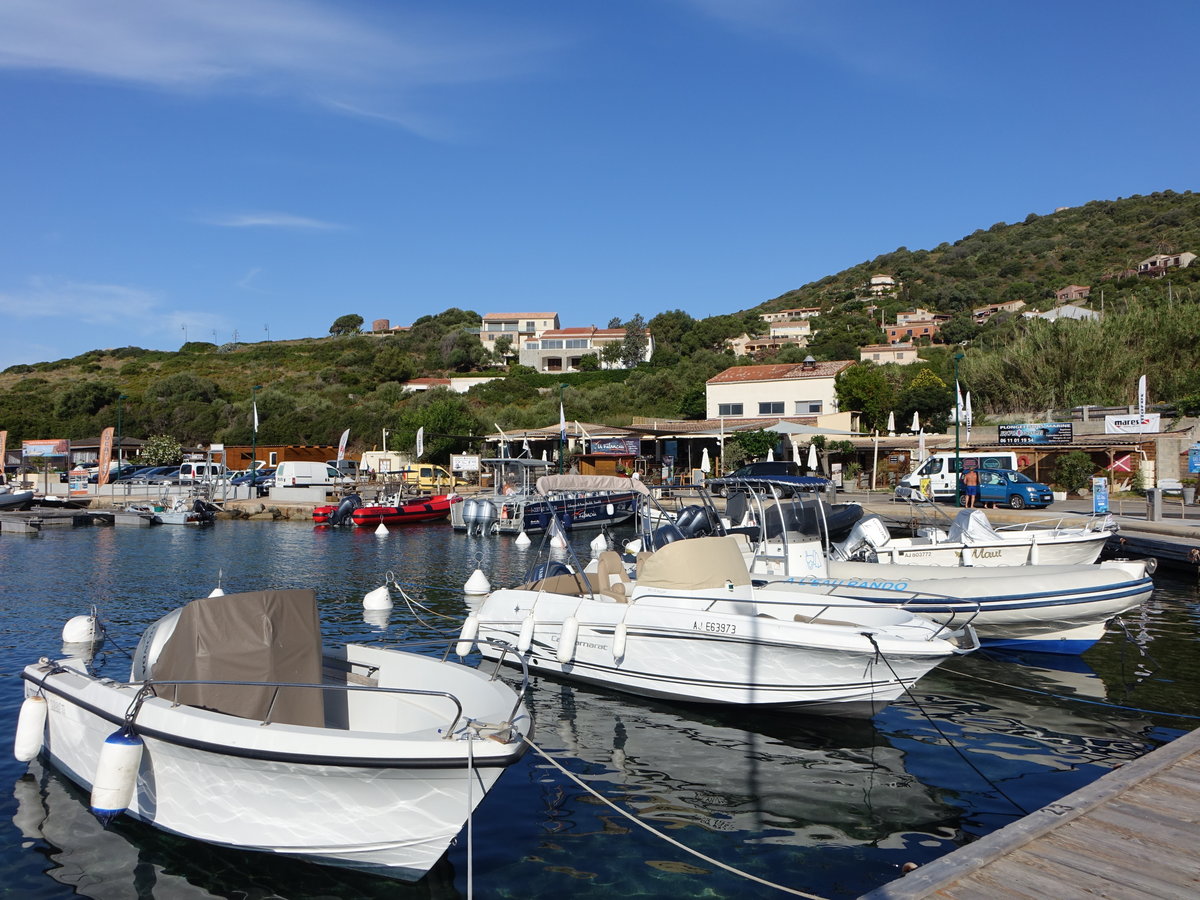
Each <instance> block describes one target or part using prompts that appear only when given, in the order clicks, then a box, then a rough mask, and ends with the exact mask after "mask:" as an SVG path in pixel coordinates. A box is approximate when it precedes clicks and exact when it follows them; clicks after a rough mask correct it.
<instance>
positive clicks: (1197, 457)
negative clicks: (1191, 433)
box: [1188, 444, 1200, 475]
mask: <svg viewBox="0 0 1200 900" xmlns="http://www.w3.org/2000/svg"><path fill="white" fill-rule="evenodd" d="M1188 472H1189V473H1190V474H1192V475H1195V474H1196V473H1197V472H1200V444H1192V446H1191V447H1189V448H1188Z"/></svg>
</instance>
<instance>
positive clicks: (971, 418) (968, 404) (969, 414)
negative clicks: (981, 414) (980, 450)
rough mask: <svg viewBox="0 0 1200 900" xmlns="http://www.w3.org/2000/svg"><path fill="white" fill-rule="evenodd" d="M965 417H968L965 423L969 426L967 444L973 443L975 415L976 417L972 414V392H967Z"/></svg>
mask: <svg viewBox="0 0 1200 900" xmlns="http://www.w3.org/2000/svg"><path fill="white" fill-rule="evenodd" d="M963 415H964V416H965V417H966V418H965V420H964V421H965V422H966V425H967V442H968V443H970V441H971V425H972V424H973V423H974V421H975V415H974V413H972V412H971V392H970V391H967V400H966V404H965V407H964V411H963Z"/></svg>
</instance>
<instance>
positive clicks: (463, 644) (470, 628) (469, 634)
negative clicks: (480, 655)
mask: <svg viewBox="0 0 1200 900" xmlns="http://www.w3.org/2000/svg"><path fill="white" fill-rule="evenodd" d="M478 635H479V616H477V615H475V614H474V613H471V615H469V616H467V620H466V621H465V622H463V627H462V631H460V632H459V633H458V643H457V644H456V645H455V647H454V652H455V653H457V654H458V655H459V656H466V655H467V654H468V653H470V652H471V648H473V647H474V646H475V638H476V637H477V636H478Z"/></svg>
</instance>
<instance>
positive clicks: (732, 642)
mask: <svg viewBox="0 0 1200 900" xmlns="http://www.w3.org/2000/svg"><path fill="white" fill-rule="evenodd" d="M627 566H628V563H627V561H625V560H623V559H622V558H621V557H620V556H619V555H618V554H617V553H616V552H615V551H612V550H608V551H604V552H602V553H601V554H600V555H599V556H598V557H597V561H596V565H595V570H594V571H593V572H590V573H589V572H585V571H583V567H580V566H578V565H576V567H575V569H574V570H573V571H571V570H568V569H567V568H566V567H565V566H564V565H562V564H561V563H559V564H557V566H556V565H555V564H553V563H551V564H550V565H548V566H544V567H543V568H542V573H541V574H540V576H539V577H538V578H536V579H531V580H530V581H527V582H526V583H525V584H522V585H521V586H519V587H517V588H513V589H502V590H497V591H494V592H493V593H492V594H490V595H489V596H488V597H487V598H486V599H485V600H484V601H483V602H482V604H481V605H480V606H479V608H478V609H477V610H476V611H475V612H474V613H472V614H471V615H470V616H469V617H468V618H467V621H466V622H465V623H464V625H463V630H462V634H461V640H460V644H459V647H458V652H459V653H460V654H463V653H466V652H468V651H469V650H470V645H471V642H473V641H474V640H476V639H477V638H492V639H494V640H495V641H498V642H507V643H509V644H515V645H516V648H517V651H518V653H520V654H523V656H524V657H525V659H526V660H527V662H528V665H529V667H530V669H531V670H538V671H542V672H547V673H552V674H555V675H559V676H561V677H564V678H568V679H573V680H577V681H583V682H588V683H591V684H598V685H603V686H605V687H608V688H613V689H616V690H621V691H626V692H628V693H632V694H638V695H641V696H644V697H656V698H661V699H667V700H680V701H686V702H692V703H717V704H730V705H745V706H761V707H773V708H780V709H794V710H802V711H805V712H837V713H844V714H852V715H856V714H868V715H869V714H871V713H873V712H875V711H877V710H879V709H881V708H883V707H884V706H886V705H887V704H888V703H890V702H891V701H892V700H894V699H896V697H898V696H900V694H901V693H902V692H903V691H904V690H905V688H906V687H908V686H910V685H912V684H913V683H914V682H916V680H917V679H918V678H920V677H921V676H922V675H924V674H925V673H926V672H928V671H929V670H930V669H932V668H934V667H935V666H936V665H938V663H940V662H941V661H942V660H944V659H947V658H949V657H950V656H952V655H954V654H961V653H966V652H969V651H970V650H973V649H975V648H976V647H977V646H978V642H977V641H976V639H975V635H974V633H973V632H972V631H971V629H970V627H969V626H967V627H965V628H958V629H951V628H948V627H945V626H941V625H937V624H934V623H933V622H930V621H929V620H928V619H924V618H921V617H919V616H915V615H913V614H912V613H910V612H908V611H907V610H903V609H893V608H888V607H884V606H880V605H878V604H872V603H867V602H863V601H859V600H854V599H847V600H832V601H831V600H830V599H829V598H827V597H823V596H814V597H813V598H812V599H809V598H806V597H802V596H798V595H791V596H788V595H785V594H783V593H782V592H778V591H772V592H770V593H767V592H763V591H759V590H756V589H755V587H754V586H753V585H752V584H751V581H750V574H749V572H748V571H747V569H746V563H745V561H744V560H743V558H742V553H741V550H740V547H739V544H738V542H737V541H736V540H735V539H734V538H732V537H698V538H693V539H691V540H680V541H676V542H674V543H672V544H669V545H667V546H665V547H663V548H662V549H660V550H658V551H657V552H655V553H648V554H645V555H644V556H643V557H642V558H641V559H640V560H639V561H638V563H637V567H636V571H635V572H634V573H633V574H634V576H635V577H632V578H631V575H630V572H629V570H628V568H627ZM497 650H498V645H497V644H482V645H481V646H480V651H481V652H482V653H483V655H484V656H485V657H490V658H495V659H499V658H501V656H502V653H500V652H497ZM507 661H508V662H509V663H510V664H515V663H516V662H518V661H519V660H517V659H516V658H514V657H513V656H512V655H510V656H509V657H508V658H507Z"/></svg>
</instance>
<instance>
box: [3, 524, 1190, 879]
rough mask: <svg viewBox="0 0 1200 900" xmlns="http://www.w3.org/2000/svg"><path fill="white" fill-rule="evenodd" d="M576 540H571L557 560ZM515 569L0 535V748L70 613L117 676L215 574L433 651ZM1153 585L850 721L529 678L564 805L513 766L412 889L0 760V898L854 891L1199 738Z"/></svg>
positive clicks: (529, 555)
mask: <svg viewBox="0 0 1200 900" xmlns="http://www.w3.org/2000/svg"><path fill="white" fill-rule="evenodd" d="M594 536H595V535H594V533H586V534H581V535H579V536H577V537H575V538H574V541H575V543H576V545H577V547H578V552H579V553H580V555H581V557H583V558H585V559H586V558H587V555H588V554H589V550H588V543H589V541H590V540H591V539H592V538H593V537H594ZM536 552H537V551H536V542H535V546H534V548H533V549H530V550H522V549H520V548H518V547H517V546H516V544H515V542H514V541H513V540H512V539H511V538H498V539H497V538H478V537H469V536H467V535H464V534H458V533H455V532H453V531H451V529H450V528H449V526H448V525H447V524H444V523H435V524H428V525H411V526H407V527H402V528H396V529H393V530H392V531H391V532H390V533H389V534H387V535H376V534H375V533H373V532H372V531H371V530H369V529H358V530H321V529H313V528H311V527H309V526H306V525H302V524H297V523H290V524H283V523H270V522H218V523H217V525H216V526H215V527H213V528H211V529H205V530H197V529H188V528H182V527H167V526H164V527H157V528H137V529H135V528H81V529H61V530H47V531H45V532H44V533H43V534H41V535H39V536H36V537H24V536H18V535H6V536H4V537H3V538H0V726H2V727H0V730H2V731H3V733H4V735H5V736H6V737H5V740H6V741H8V742H9V743H8V744H6V747H8V748H10V747H11V735H12V732H13V727H14V724H15V719H16V713H17V709H18V707H19V705H20V702H21V697H22V683H21V680H20V672H21V669H22V668H23V667H24V666H25V665H26V664H28V663H30V662H33V661H36V660H37V659H38V658H39V657H41V656H56V655H59V654H60V648H61V630H62V626H63V623H64V622H65V621H66V620H67V619H69V618H70V617H72V616H75V615H79V614H83V613H87V612H89V611H90V609H91V608H92V607H93V606H95V607H96V608H97V610H98V612H99V614H100V616H101V618H102V620H103V621H104V623H105V625H106V628H107V630H108V635H109V637H108V640H107V642H106V644H105V646H104V648H103V650H102V652H101V655H100V656H99V657H98V658H97V664H98V666H99V667H100V670H101V671H102V672H103V673H104V674H107V675H111V676H113V677H116V678H120V679H124V678H126V677H128V671H129V659H128V656H127V655H126V651H129V650H131V649H132V648H133V647H134V646H135V645H136V642H137V639H138V637H139V636H140V634H141V632H142V630H143V629H144V628H145V626H146V625H148V624H149V623H150V622H152V621H153V620H155V619H156V618H158V617H159V616H161V615H162V614H163V613H165V612H167V611H168V610H170V609H173V608H175V607H177V606H180V605H182V604H183V603H184V602H186V601H187V600H189V599H193V598H195V597H200V596H204V595H207V594H208V593H209V592H210V591H211V590H212V589H213V588H214V587H216V586H217V584H218V581H219V582H220V584H221V585H222V586H223V588H224V589H225V590H226V591H227V592H230V593H232V592H235V591H247V590H259V589H264V588H311V589H313V590H314V591H315V592H316V594H317V598H318V602H319V606H320V610H321V619H322V627H323V630H324V633H325V636H326V639H327V641H328V642H330V643H342V642H378V643H382V644H384V645H395V646H399V645H402V644H405V643H408V642H410V641H414V640H423V639H434V638H438V639H441V638H442V637H443V636H445V635H453V634H457V628H458V625H459V624H460V623H461V621H462V619H463V618H464V616H465V615H466V614H467V611H468V602H469V601H468V599H467V598H465V597H464V596H463V591H462V585H463V584H464V583H465V582H466V580H467V578H468V577H469V576H470V574H471V573H472V571H473V570H474V569H476V568H479V569H481V570H482V571H483V572H484V573H485V574H486V575H487V576H488V578H489V579H490V580H491V581H492V583H493V584H494V585H497V586H500V585H509V584H513V583H515V582H516V581H517V580H519V578H520V576H521V574H522V573H523V572H524V571H525V570H526V568H527V567H528V566H529V565H530V564H531V563H533V562H535V561H536V560H535V558H534V557H535V554H536ZM388 572H391V573H393V574H394V576H395V579H396V581H397V582H399V583H400V585H402V586H403V587H404V592H405V595H406V596H407V597H408V598H411V599H412V600H413V601H414V605H413V606H412V607H411V608H410V607H409V606H408V605H407V603H406V601H405V599H404V598H403V597H401V596H400V594H399V592H396V591H393V595H394V598H395V599H396V605H395V607H394V608H393V609H392V610H391V611H390V614H383V615H376V614H373V613H369V612H368V613H364V610H363V607H362V598H363V595H364V594H365V593H366V592H367V591H369V590H371V589H373V588H376V587H378V586H379V585H381V584H382V583H383V582H384V579H385V577H386V573H388ZM1156 585H1157V587H1156V590H1155V593H1154V596H1153V598H1152V599H1151V600H1150V601H1149V602H1148V603H1147V604H1145V605H1144V606H1143V607H1142V608H1141V609H1140V610H1137V611H1134V612H1132V613H1130V614H1128V615H1127V616H1126V617H1125V619H1124V622H1123V625H1122V626H1120V627H1114V626H1110V631H1109V633H1108V634H1107V635H1106V637H1105V638H1104V640H1103V641H1102V642H1101V643H1100V644H1099V645H1097V646H1096V647H1094V648H1093V649H1092V650H1090V651H1088V652H1087V653H1086V654H1085V655H1084V656H1083V657H1082V658H1056V657H1048V656H1039V657H1027V658H1024V659H1019V658H1013V657H1004V658H1001V657H998V656H995V655H989V654H986V653H978V654H975V655H973V656H970V657H965V658H958V659H953V660H951V661H949V662H948V663H946V664H944V665H943V666H942V667H940V668H939V669H937V670H935V671H934V672H932V673H931V674H930V675H928V676H926V677H925V678H923V679H922V680H921V681H920V682H919V683H918V684H917V685H916V688H915V689H914V690H913V692H912V696H911V697H908V698H904V699H902V700H900V701H898V702H896V703H894V704H892V705H891V706H890V707H889V708H888V709H886V710H884V711H883V712H881V713H879V714H877V715H876V716H874V717H873V718H872V719H868V720H844V719H837V718H828V717H808V716H800V715H794V714H782V713H761V712H760V713H751V712H746V711H741V710H735V709H712V708H701V707H685V706H681V705H673V704H665V703H659V702H651V701H643V700H639V699H636V698H633V697H627V696H623V695H620V694H616V693H610V692H606V691H603V690H597V689H592V688H584V687H580V686H574V685H571V684H568V683H565V682H560V681H555V680H553V679H549V678H538V679H535V680H534V683H533V690H532V695H531V697H530V707H531V709H532V711H533V713H534V717H535V723H536V728H535V741H536V743H537V744H538V746H539V747H540V748H541V749H542V750H543V751H544V752H545V753H546V754H547V755H548V756H549V757H551V758H552V759H553V760H554V761H556V762H557V763H558V764H560V765H561V766H562V767H564V768H565V769H566V770H568V771H569V772H570V773H572V774H573V775H574V776H575V777H576V778H578V779H579V780H580V781H582V782H583V784H584V785H586V788H587V789H585V788H583V787H580V786H579V785H578V784H577V783H576V782H574V781H572V780H571V779H569V778H567V777H566V776H565V775H563V774H562V773H561V772H559V771H558V770H557V769H556V768H555V767H554V766H553V765H552V764H551V763H550V762H548V761H547V760H546V759H545V758H544V757H543V756H542V755H540V754H539V753H537V752H533V751H531V752H529V753H527V754H526V755H525V757H524V758H523V759H522V761H521V762H520V763H519V764H517V765H516V766H515V767H514V768H513V769H511V770H509V771H508V772H507V773H506V775H505V777H503V778H501V780H500V782H499V783H498V784H497V786H496V787H495V788H494V789H493V790H492V791H491V792H490V793H489V794H488V796H487V797H486V798H485V799H484V801H483V803H482V804H481V805H480V807H479V809H478V810H477V811H476V813H475V816H474V819H473V828H472V831H473V839H472V841H471V842H470V848H468V841H467V839H466V835H465V833H464V834H463V835H460V837H459V839H458V840H457V841H456V842H455V844H454V845H453V846H452V847H451V849H450V851H449V853H448V854H447V855H446V858H445V859H444V860H443V861H442V862H441V863H439V865H438V866H437V867H436V868H435V869H434V870H433V871H432V872H431V873H430V874H429V876H428V877H426V878H425V879H423V880H422V881H421V882H418V883H416V884H404V883H399V882H394V881H391V880H388V879H384V878H379V877H375V876H369V875H364V874H361V873H352V872H346V871H341V870H337V869H333V868H327V867H322V866H316V865H310V864H306V863H298V862H295V861H292V860H287V859H279V858H273V857H270V856H267V855H264V854H256V853H251V852H245V851H238V850H231V849H225V848H217V847H210V846H206V845H201V844H198V843H195V842H192V841H188V840H186V839H183V838H179V837H175V836H173V835H168V834H163V833H161V832H159V831H157V830H155V829H153V828H151V827H149V826H146V825H142V824H140V823H137V822H134V821H131V820H128V819H119V820H118V821H116V822H115V823H114V824H113V825H112V826H110V827H109V828H108V829H107V830H105V829H103V828H102V827H101V826H100V824H99V823H98V822H97V821H96V820H95V819H94V818H93V817H92V816H91V814H90V813H89V812H88V810H87V797H86V796H85V795H84V794H83V793H82V792H80V791H79V790H77V789H76V788H75V787H74V786H73V785H71V784H70V782H68V781H67V780H66V779H65V778H63V777H62V776H60V775H58V774H57V773H55V772H53V771H52V770H49V769H48V768H47V767H46V766H45V765H44V764H42V763H40V762H39V763H34V764H33V765H30V766H27V765H26V764H24V763H18V762H16V761H15V760H14V759H13V757H12V754H11V750H10V749H5V751H4V754H3V756H2V757H0V759H2V760H3V761H2V762H0V841H2V846H3V848H4V852H3V854H2V856H0V860H2V862H0V896H3V897H20V898H23V900H26V898H28V900H33V898H62V897H75V896H82V897H93V898H103V900H113V898H138V897H164V898H175V897H183V898H193V897H194V898H201V897H238V898H288V900H316V898H341V897H356V898H357V897H362V898H374V897H379V898H383V897H387V898H418V897H419V898H453V897H460V896H466V894H467V889H468V870H470V881H471V885H472V886H473V891H474V895H475V896H477V897H480V898H558V897H563V896H570V897H575V898H588V897H596V898H600V897H611V896H614V895H617V894H619V895H621V896H622V897H625V898H639V897H646V898H659V897H681V896H683V897H701V896H703V897H747V896H755V897H757V896H764V897H769V896H784V894H781V893H777V892H775V891H773V890H771V889H770V888H768V887H766V886H764V885H762V884H760V883H755V882H751V881H746V880H744V879H743V878H741V877H739V876H738V875H736V874H732V873H730V872H727V871H725V870H724V869H722V868H721V867H720V866H719V865H717V863H721V864H724V865H726V866H731V867H733V868H735V869H739V870H743V871H745V872H747V873H750V874H752V875H754V876H757V877H758V878H761V879H765V880H767V881H770V882H774V883H777V884H782V885H786V886H788V887H791V888H795V889H798V890H802V891H805V892H808V893H811V894H815V895H819V896H822V897H828V898H848V897H857V896H858V895H859V894H861V893H863V892H865V891H867V890H870V889H872V888H874V887H877V886H879V885H880V884H883V883H885V882H887V881H890V880H892V879H894V878H897V877H899V876H900V872H901V867H902V866H903V865H904V864H906V863H910V862H911V863H917V864H921V863H925V862H928V861H930V860H932V859H935V858H937V857H939V856H942V855H944V854H946V853H948V852H950V851H952V850H954V849H955V848H957V847H959V846H961V845H963V844H966V843H968V842H970V841H972V840H975V839H977V838H979V837H980V836H982V835H984V834H987V833H989V832H991V831H994V830H995V829H997V828H1000V827H1003V826H1004V825H1006V824H1008V823H1010V822H1012V821H1014V820H1015V819H1017V818H1019V817H1020V816H1021V815H1022V814H1023V813H1024V812H1026V811H1030V810H1033V809H1036V808H1038V807H1041V806H1043V805H1046V804H1048V803H1052V802H1053V801H1055V800H1056V799H1058V798H1060V797H1062V796H1064V795H1066V794H1068V793H1070V792H1071V791H1074V790H1076V789H1078V788H1079V787H1082V786H1083V785H1085V784H1087V783H1089V782H1091V781H1094V780H1095V779H1096V778H1098V777H1100V776H1101V775H1103V774H1104V773H1106V772H1108V771H1109V770H1111V769H1113V768H1114V767H1117V766H1120V765H1121V764H1123V763H1125V762H1127V761H1129V760H1131V759H1134V758H1137V757H1139V756H1141V755H1143V754H1145V753H1147V752H1149V751H1151V750H1153V749H1154V748H1156V747H1158V746H1161V745H1162V744H1163V743H1165V742H1167V741H1170V740H1171V739H1173V738H1175V737H1177V736H1179V735H1180V734H1182V733H1184V732H1185V731H1188V730H1190V729H1192V728H1194V727H1196V725H1197V724H1200V653H1198V652H1197V651H1198V649H1200V648H1198V646H1197V644H1198V643H1200V592H1198V590H1197V584H1196V582H1195V580H1194V578H1191V579H1172V578H1170V577H1156ZM417 603H419V604H420V606H417V605H416V604H417ZM444 643H445V642H443V645H444ZM429 652H433V651H429ZM469 660H470V661H471V662H472V663H473V664H477V663H478V659H477V658H469ZM618 810H624V811H625V812H627V813H629V814H631V815H632V816H633V817H634V818H635V819H636V820H637V822H640V823H644V824H645V825H648V826H650V827H651V828H653V829H654V830H655V831H656V832H660V833H661V834H662V835H665V836H667V837H669V838H670V840H671V841H673V842H678V843H679V844H682V845H684V846H686V847H688V848H691V849H692V850H694V851H696V852H697V853H698V854H701V855H700V856H697V855H692V854H689V853H687V852H685V851H684V850H682V849H680V848H679V847H678V846H675V845H674V844H673V843H669V842H668V841H666V840H664V839H663V838H662V837H659V836H657V835H656V834H653V833H651V832H649V831H647V830H645V829H643V828H641V827H639V826H638V824H636V823H635V822H632V821H630V820H629V819H628V818H626V817H625V816H623V815H622V814H621V813H620V812H619V811H618ZM233 814H234V815H236V811H234V813H233ZM296 814H297V815H313V816H320V815H321V810H320V809H319V808H311V809H300V810H297V813H296Z"/></svg>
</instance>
